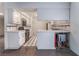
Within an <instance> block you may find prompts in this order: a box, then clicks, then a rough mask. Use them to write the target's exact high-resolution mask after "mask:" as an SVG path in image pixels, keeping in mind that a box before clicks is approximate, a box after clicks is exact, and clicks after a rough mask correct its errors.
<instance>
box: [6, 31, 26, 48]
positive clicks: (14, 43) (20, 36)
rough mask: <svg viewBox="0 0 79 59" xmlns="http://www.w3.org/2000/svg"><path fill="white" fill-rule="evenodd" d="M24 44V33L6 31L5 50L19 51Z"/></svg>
mask: <svg viewBox="0 0 79 59" xmlns="http://www.w3.org/2000/svg"><path fill="white" fill-rule="evenodd" d="M24 42H25V31H15V32H14V31H13V32H12V31H7V32H6V33H5V49H19V48H20V47H21V46H22V45H23V43H24Z"/></svg>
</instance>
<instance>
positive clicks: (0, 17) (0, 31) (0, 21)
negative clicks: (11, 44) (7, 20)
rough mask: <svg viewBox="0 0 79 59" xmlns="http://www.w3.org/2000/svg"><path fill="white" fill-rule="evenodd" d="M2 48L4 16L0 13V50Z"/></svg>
mask: <svg viewBox="0 0 79 59" xmlns="http://www.w3.org/2000/svg"><path fill="white" fill-rule="evenodd" d="M3 49H4V16H3V15H0V50H3Z"/></svg>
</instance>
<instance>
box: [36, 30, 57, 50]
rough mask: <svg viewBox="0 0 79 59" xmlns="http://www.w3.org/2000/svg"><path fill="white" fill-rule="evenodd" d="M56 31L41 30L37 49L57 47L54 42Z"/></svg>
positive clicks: (38, 34)
mask: <svg viewBox="0 0 79 59" xmlns="http://www.w3.org/2000/svg"><path fill="white" fill-rule="evenodd" d="M54 37H55V36H54V32H52V31H40V32H38V33H37V49H56V48H55V44H54Z"/></svg>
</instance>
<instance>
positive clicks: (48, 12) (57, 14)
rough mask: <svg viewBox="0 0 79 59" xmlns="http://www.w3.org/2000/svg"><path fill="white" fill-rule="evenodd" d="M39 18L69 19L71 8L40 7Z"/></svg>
mask: <svg viewBox="0 0 79 59" xmlns="http://www.w3.org/2000/svg"><path fill="white" fill-rule="evenodd" d="M37 15H38V19H39V20H69V8H39V9H38V10H37Z"/></svg>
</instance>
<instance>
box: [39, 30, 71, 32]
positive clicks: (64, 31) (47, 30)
mask: <svg viewBox="0 0 79 59" xmlns="http://www.w3.org/2000/svg"><path fill="white" fill-rule="evenodd" d="M37 32H70V31H68V30H38V31H37Z"/></svg>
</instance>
